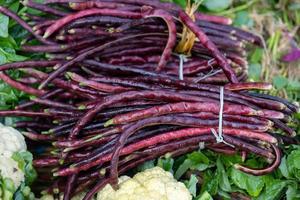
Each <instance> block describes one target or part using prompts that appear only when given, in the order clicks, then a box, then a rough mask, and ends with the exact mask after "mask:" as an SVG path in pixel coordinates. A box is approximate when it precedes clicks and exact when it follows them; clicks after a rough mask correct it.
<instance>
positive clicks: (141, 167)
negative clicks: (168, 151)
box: [137, 160, 155, 171]
mask: <svg viewBox="0 0 300 200" xmlns="http://www.w3.org/2000/svg"><path fill="white" fill-rule="evenodd" d="M154 166H155V165H154V160H149V161H146V162H144V163H143V164H141V165H139V166H138V167H137V170H138V171H144V170H146V169H150V168H153V167H154Z"/></svg>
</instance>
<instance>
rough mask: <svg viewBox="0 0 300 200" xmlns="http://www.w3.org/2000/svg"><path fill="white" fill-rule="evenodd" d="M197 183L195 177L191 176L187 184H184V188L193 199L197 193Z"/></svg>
mask: <svg viewBox="0 0 300 200" xmlns="http://www.w3.org/2000/svg"><path fill="white" fill-rule="evenodd" d="M197 183H198V179H197V177H196V176H195V175H194V174H192V175H191V177H190V180H189V182H188V183H187V184H186V187H187V188H188V190H189V191H190V193H191V194H192V195H193V197H195V196H196V193H197Z"/></svg>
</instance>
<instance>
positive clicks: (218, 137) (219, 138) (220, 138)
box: [210, 86, 234, 147]
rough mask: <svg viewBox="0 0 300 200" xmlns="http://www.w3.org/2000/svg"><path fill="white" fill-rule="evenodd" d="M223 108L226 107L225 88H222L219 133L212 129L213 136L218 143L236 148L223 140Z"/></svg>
mask: <svg viewBox="0 0 300 200" xmlns="http://www.w3.org/2000/svg"><path fill="white" fill-rule="evenodd" d="M223 107H224V87H223V86H221V87H220V111H219V127H218V133H217V131H216V130H215V129H213V128H211V129H210V130H211V132H212V134H213V135H214V136H215V138H216V141H217V143H224V144H226V145H228V146H231V147H234V146H233V145H232V144H229V143H228V142H226V141H225V140H224V138H223Z"/></svg>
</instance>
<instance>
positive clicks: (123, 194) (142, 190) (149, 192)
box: [97, 167, 192, 200]
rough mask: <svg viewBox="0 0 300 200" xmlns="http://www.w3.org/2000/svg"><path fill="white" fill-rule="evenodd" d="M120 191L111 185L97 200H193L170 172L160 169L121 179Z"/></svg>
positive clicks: (106, 187) (104, 189)
mask: <svg viewBox="0 0 300 200" xmlns="http://www.w3.org/2000/svg"><path fill="white" fill-rule="evenodd" d="M119 186H120V189H119V190H117V191H115V190H114V189H113V188H112V187H111V186H110V185H107V186H105V187H104V188H103V189H102V190H101V191H100V192H99V193H98V194H97V200H141V199H143V200H191V199H192V196H191V194H190V193H189V191H188V189H187V188H186V187H185V185H184V184H183V183H180V182H177V181H176V180H175V179H174V178H173V176H172V174H171V173H170V172H166V171H164V170H163V169H161V168H159V167H154V168H152V169H148V170H145V171H144V172H140V173H138V174H136V175H135V176H134V177H133V178H130V177H127V176H122V177H120V178H119Z"/></svg>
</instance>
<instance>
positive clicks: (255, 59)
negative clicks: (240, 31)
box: [250, 48, 264, 63]
mask: <svg viewBox="0 0 300 200" xmlns="http://www.w3.org/2000/svg"><path fill="white" fill-rule="evenodd" d="M263 53H264V49H262V48H255V51H254V52H253V53H252V55H251V57H250V61H251V63H260V61H261V59H262V56H263Z"/></svg>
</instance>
